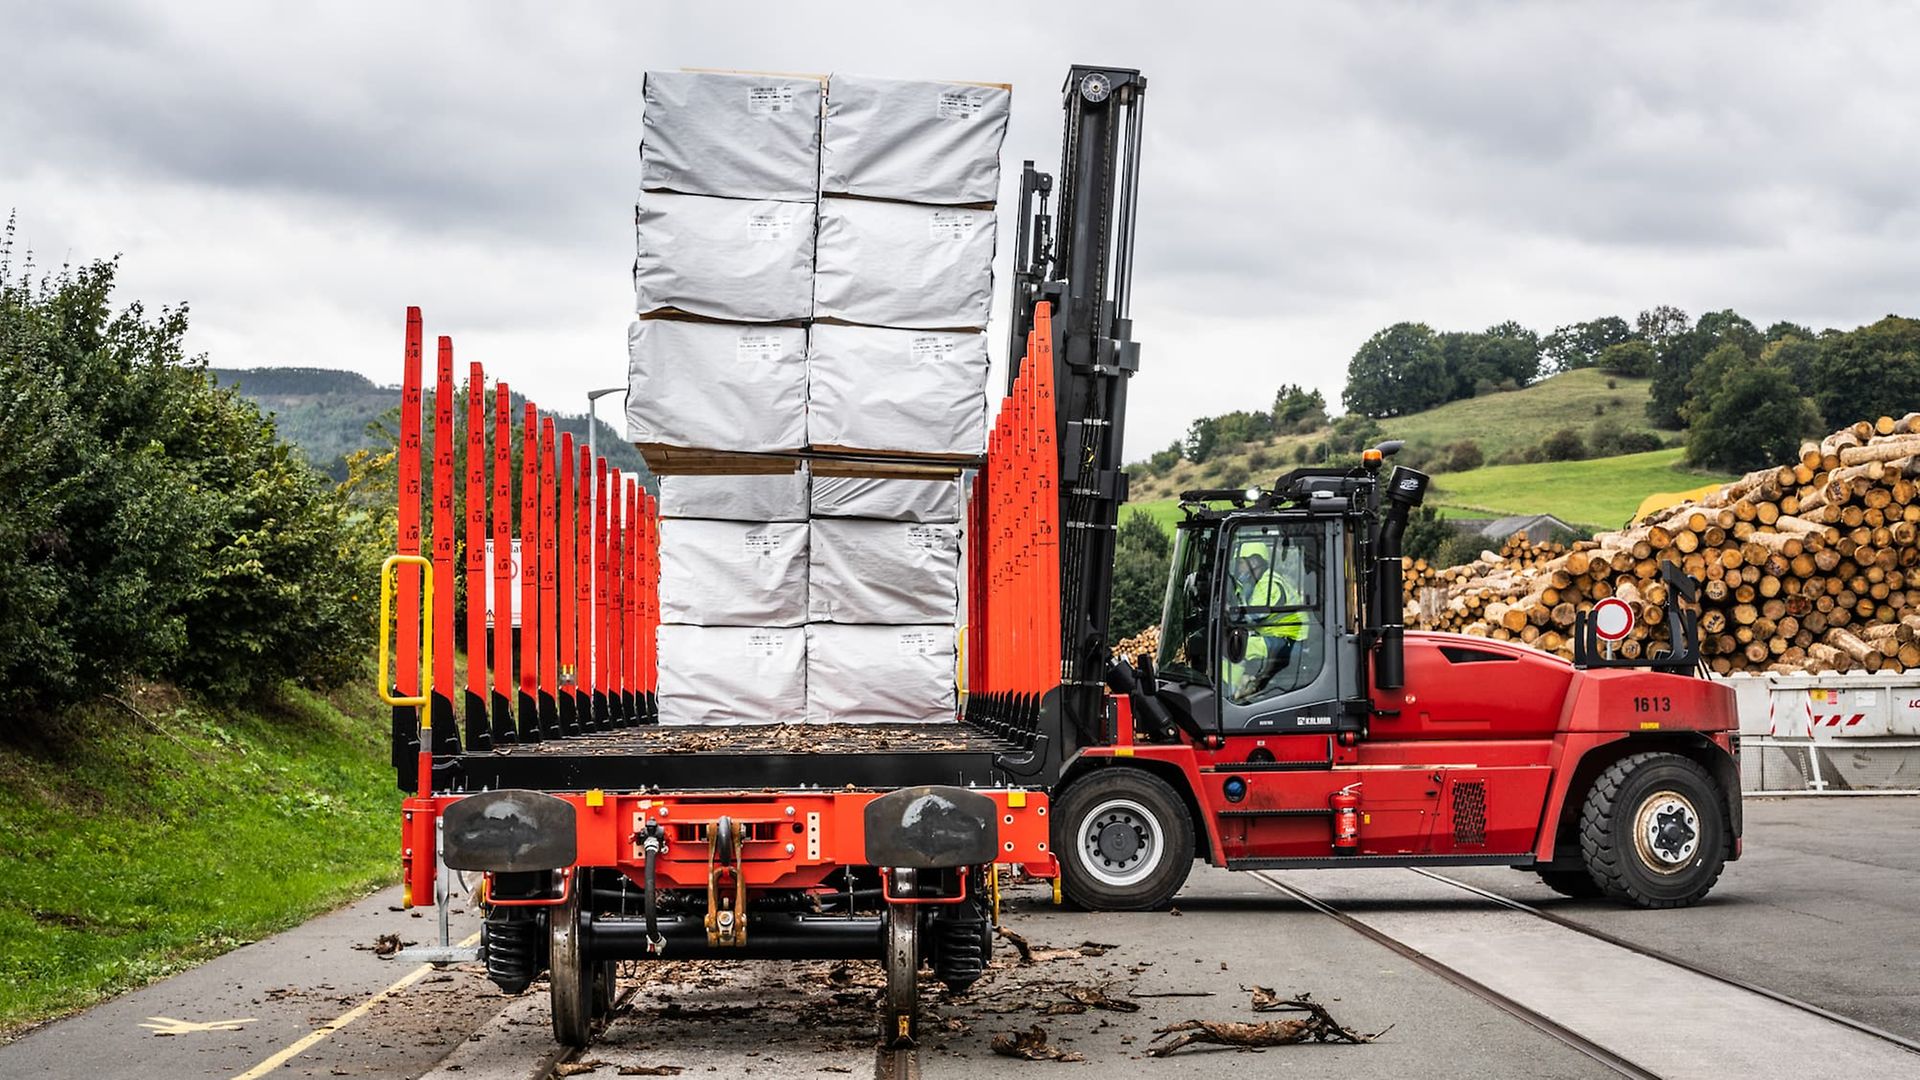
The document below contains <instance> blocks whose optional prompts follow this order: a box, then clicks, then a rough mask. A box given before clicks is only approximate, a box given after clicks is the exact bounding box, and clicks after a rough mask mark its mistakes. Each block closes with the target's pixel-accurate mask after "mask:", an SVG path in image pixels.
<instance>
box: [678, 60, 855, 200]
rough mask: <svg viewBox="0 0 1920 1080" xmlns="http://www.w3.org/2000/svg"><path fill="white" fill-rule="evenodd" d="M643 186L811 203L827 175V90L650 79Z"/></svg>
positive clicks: (702, 77)
mask: <svg viewBox="0 0 1920 1080" xmlns="http://www.w3.org/2000/svg"><path fill="white" fill-rule="evenodd" d="M642 92H643V95H644V96H645V98H646V103H647V107H646V114H645V117H644V119H643V120H642V131H643V132H644V134H642V135H641V137H640V186H641V187H643V188H647V189H649V190H654V189H664V190H668V191H679V192H684V193H686V194H689V195H725V196H729V197H732V198H736V199H789V200H797V201H808V200H811V199H812V198H813V197H814V187H815V184H816V182H817V180H818V178H819V171H820V96H821V88H820V83H819V81H818V80H816V79H808V78H794V77H788V76H779V75H736V74H729V73H723V72H704V71H649V72H647V74H646V81H645V83H644V89H643V91H642Z"/></svg>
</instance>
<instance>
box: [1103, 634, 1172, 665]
mask: <svg viewBox="0 0 1920 1080" xmlns="http://www.w3.org/2000/svg"><path fill="white" fill-rule="evenodd" d="M1108 651H1109V653H1110V655H1111V656H1112V657H1113V659H1115V660H1125V661H1127V662H1128V663H1132V662H1133V661H1134V658H1136V657H1138V656H1139V655H1140V654H1141V653H1146V654H1147V655H1149V656H1158V655H1160V628H1159V627H1157V626H1149V627H1147V628H1146V629H1145V630H1142V631H1140V632H1139V633H1137V634H1135V635H1133V636H1132V637H1130V638H1122V639H1121V640H1119V641H1116V642H1114V643H1113V648H1112V649H1110V650H1108Z"/></svg>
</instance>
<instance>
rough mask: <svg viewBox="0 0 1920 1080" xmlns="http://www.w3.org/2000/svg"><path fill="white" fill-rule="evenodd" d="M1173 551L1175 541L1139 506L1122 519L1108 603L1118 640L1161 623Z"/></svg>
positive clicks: (1109, 621) (1113, 634)
mask: <svg viewBox="0 0 1920 1080" xmlns="http://www.w3.org/2000/svg"><path fill="white" fill-rule="evenodd" d="M1171 553H1172V542H1171V541H1170V540H1169V539H1168V538H1167V534H1166V532H1165V531H1164V530H1162V529H1161V528H1160V525H1159V523H1158V522H1156V521H1154V520H1153V518H1152V517H1150V516H1149V515H1147V514H1145V513H1142V512H1140V511H1137V510H1136V511H1134V512H1132V513H1129V514H1127V515H1126V516H1125V518H1124V519H1123V520H1122V521H1121V522H1120V528H1119V531H1118V532H1117V533H1116V534H1115V536H1114V554H1113V595H1112V598H1111V599H1110V600H1109V602H1108V605H1107V625H1108V626H1109V627H1110V628H1111V630H1112V635H1111V636H1112V637H1113V638H1114V639H1115V640H1118V639H1119V638H1122V637H1131V636H1132V635H1134V634H1137V633H1139V632H1140V631H1142V630H1144V629H1146V628H1147V627H1149V626H1158V625H1159V624H1160V605H1161V602H1162V601H1163V600H1164V599H1165V596H1166V589H1167V565H1168V559H1169V557H1170V556H1171Z"/></svg>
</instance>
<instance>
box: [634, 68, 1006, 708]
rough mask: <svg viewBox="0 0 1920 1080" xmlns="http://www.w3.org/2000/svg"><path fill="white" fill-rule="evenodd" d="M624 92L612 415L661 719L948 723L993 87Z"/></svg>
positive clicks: (997, 95)
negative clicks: (624, 258) (648, 546)
mask: <svg viewBox="0 0 1920 1080" xmlns="http://www.w3.org/2000/svg"><path fill="white" fill-rule="evenodd" d="M645 93H646V115H645V136H644V138H643V140H642V143H641V155H640V156H641V193H640V197H639V204H638V206H637V208H636V212H635V223H636V239H637V247H638V251H637V257H636V261H635V265H634V289H635V296H636V302H637V306H636V310H637V313H638V315H639V318H638V320H637V321H636V322H635V323H634V324H633V326H632V328H631V329H630V331H629V334H628V371H629V388H630V393H629V395H628V399H627V401H628V405H627V426H628V437H629V438H630V439H632V440H633V441H634V442H635V443H636V444H637V445H638V446H639V447H640V449H641V451H642V452H643V453H644V454H645V455H646V456H647V459H648V462H649V464H650V465H652V466H653V467H654V470H655V471H656V472H657V473H660V474H661V475H662V479H661V517H662V519H663V520H662V524H661V530H660V535H661V553H660V560H661V608H662V611H661V615H662V623H663V625H662V627H661V629H660V633H659V646H660V651H661V655H660V668H661V686H660V692H659V697H660V709H661V717H662V719H663V721H666V722H696V723H726V722H791V721H796V720H811V721H821V722H833V721H871V720H882V719H885V720H904V719H926V720H936V719H938V720H950V719H952V717H953V715H954V711H955V708H956V692H955V685H954V675H955V668H956V664H955V631H954V626H955V623H956V621H957V616H958V612H959V610H960V604H959V595H958V588H959V585H958V579H959V555H960V544H961V534H960V526H959V521H960V520H961V514H960V506H959V486H958V484H957V483H956V482H955V481H954V480H953V478H952V477H953V475H954V473H955V472H956V471H957V469H958V468H960V467H961V466H964V465H966V464H970V463H972V462H974V461H977V460H978V458H979V456H980V455H981V454H982V453H983V452H984V451H985V443H986V409H987V397H986V382H987V372H988V353H987V346H986V326H987V316H988V311H989V308H990V305H991V297H992V273H993V255H994V245H995V217H994V210H993V204H994V200H995V197H996V194H997V192H998V188H999V183H1000V164H999V151H1000V143H1001V140H1002V139H1003V138H1004V136H1005V132H1006V124H1007V116H1008V108H1009V98H1010V95H1009V92H1008V90H1007V89H1006V88H1005V87H999V86H985V85H977V84H962V83H938V82H922V81H905V80H892V79H873V78H864V77H859V76H843V75H835V76H833V77H831V78H829V79H820V78H815V77H809V76H769V75H749V74H731V73H713V72H649V73H648V74H647V76H646V92H645ZM805 458H812V459H814V460H815V461H816V462H817V463H818V468H816V469H814V470H811V471H810V470H808V469H807V468H806V467H805V466H804V465H803V464H802V460H803V459H805ZM676 474H684V475H676ZM693 474H698V475H693ZM914 476H928V477H934V478H930V479H915V478H911V477H914ZM882 477H885V478H884V479H883V478H882ZM749 684H751V685H749Z"/></svg>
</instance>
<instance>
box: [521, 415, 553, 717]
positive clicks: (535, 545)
mask: <svg viewBox="0 0 1920 1080" xmlns="http://www.w3.org/2000/svg"><path fill="white" fill-rule="evenodd" d="M539 426H540V413H539V410H538V409H536V408H534V405H533V403H532V402H528V403H527V406H526V416H525V418H524V419H523V420H522V421H521V425H520V707H519V710H518V713H519V718H520V741H521V742H529V741H532V742H538V741H539V740H540V739H541V738H543V737H545V734H546V728H545V725H543V724H542V723H541V722H540V697H539V670H538V668H539V665H538V660H539V656H540V570H539V564H540V445H539V436H538V434H537V432H538V430H539Z"/></svg>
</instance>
